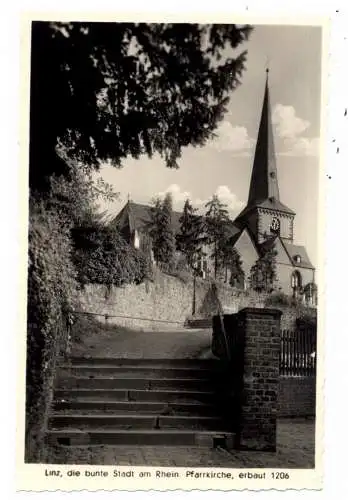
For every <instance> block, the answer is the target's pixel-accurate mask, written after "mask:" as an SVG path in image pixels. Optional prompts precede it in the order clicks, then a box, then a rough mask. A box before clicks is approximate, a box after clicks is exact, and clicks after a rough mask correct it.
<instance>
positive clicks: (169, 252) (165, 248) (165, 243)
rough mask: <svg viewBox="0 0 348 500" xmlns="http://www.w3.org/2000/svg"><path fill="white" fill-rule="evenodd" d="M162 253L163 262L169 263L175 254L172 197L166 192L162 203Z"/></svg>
mask: <svg viewBox="0 0 348 500" xmlns="http://www.w3.org/2000/svg"><path fill="white" fill-rule="evenodd" d="M162 214H163V219H162V220H163V228H162V255H163V260H162V262H164V263H165V264H168V265H171V264H172V262H173V259H174V254H175V233H174V228H173V197H172V195H171V193H167V194H166V195H165V197H164V200H163V204H162Z"/></svg>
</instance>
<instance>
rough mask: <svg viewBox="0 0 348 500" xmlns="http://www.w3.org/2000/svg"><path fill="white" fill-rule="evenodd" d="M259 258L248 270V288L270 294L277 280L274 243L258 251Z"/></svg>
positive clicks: (268, 243)
mask: <svg viewBox="0 0 348 500" xmlns="http://www.w3.org/2000/svg"><path fill="white" fill-rule="evenodd" d="M260 253H261V255H260V257H259V258H258V259H257V261H256V262H255V264H254V265H253V266H252V268H251V270H250V277H249V279H250V286H251V288H253V289H254V290H256V291H258V292H271V291H272V290H273V285H274V283H275V281H276V279H277V267H276V256H277V251H276V249H275V246H274V242H267V245H266V246H265V247H264V248H262V247H261V249H260Z"/></svg>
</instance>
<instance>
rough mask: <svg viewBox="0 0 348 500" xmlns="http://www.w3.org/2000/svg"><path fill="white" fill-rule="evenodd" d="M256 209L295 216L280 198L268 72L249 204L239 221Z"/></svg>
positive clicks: (239, 216) (240, 215)
mask: <svg viewBox="0 0 348 500" xmlns="http://www.w3.org/2000/svg"><path fill="white" fill-rule="evenodd" d="M255 207H260V208H269V209H272V210H278V211H280V212H285V213H287V214H294V212H293V211H292V210H291V209H290V208H288V207H287V206H286V205H284V204H283V203H281V201H280V198H279V186H278V174H277V164H276V155H275V149H274V138H273V130H272V117H271V104H270V97H269V88H268V70H267V79H266V86H265V94H264V98H263V105H262V111H261V120H260V125H259V132H258V136H257V143H256V149H255V155H254V163H253V169H252V173H251V180H250V187H249V196H248V203H247V205H246V207H245V208H244V210H243V211H242V212H241V213H240V214H239V215H238V217H237V219H239V218H241V217H243V216H244V215H245V214H246V213H248V212H249V210H251V209H253V208H255Z"/></svg>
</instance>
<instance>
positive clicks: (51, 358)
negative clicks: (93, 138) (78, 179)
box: [25, 204, 76, 462]
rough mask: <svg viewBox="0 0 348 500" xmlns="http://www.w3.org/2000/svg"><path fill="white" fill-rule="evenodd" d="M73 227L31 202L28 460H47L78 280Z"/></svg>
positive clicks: (27, 390)
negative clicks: (59, 366) (55, 389)
mask: <svg viewBox="0 0 348 500" xmlns="http://www.w3.org/2000/svg"><path fill="white" fill-rule="evenodd" d="M70 256H71V242H70V236H69V228H68V227H66V226H64V224H62V220H61V219H60V218H59V217H58V216H57V215H56V214H54V213H53V212H51V211H49V210H47V209H45V207H44V205H43V204H41V205H36V206H34V207H31V213H30V220H29V263H28V305H27V313H28V314H27V325H28V330H27V366H26V436H25V438H26V457H25V459H26V461H27V462H42V461H44V446H43V439H44V432H45V428H46V423H47V415H48V409H49V405H50V401H51V395H52V385H53V379H54V373H55V365H56V361H57V359H58V357H59V356H60V355H62V354H63V353H64V352H65V350H66V346H67V343H68V333H67V329H66V315H67V313H68V312H69V310H71V309H72V308H73V307H74V300H75V291H76V281H75V271H74V267H73V265H72V263H71V258H70Z"/></svg>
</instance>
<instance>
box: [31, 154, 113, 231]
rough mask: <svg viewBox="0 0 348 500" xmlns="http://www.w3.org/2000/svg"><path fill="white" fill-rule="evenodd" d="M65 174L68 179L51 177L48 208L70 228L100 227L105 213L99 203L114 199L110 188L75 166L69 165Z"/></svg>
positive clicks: (56, 176)
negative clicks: (67, 174)
mask: <svg viewBox="0 0 348 500" xmlns="http://www.w3.org/2000/svg"><path fill="white" fill-rule="evenodd" d="M68 171H69V176H68V177H64V176H63V175H59V176H58V175H55V174H53V175H52V176H51V178H50V191H49V196H48V197H47V206H48V207H49V209H50V210H52V211H54V212H55V213H56V214H57V216H59V217H60V219H61V222H62V223H63V221H64V223H65V224H67V225H69V226H71V227H82V226H86V227H98V226H100V225H101V226H103V225H104V223H105V218H106V214H105V212H104V213H101V212H100V211H99V202H100V200H101V199H103V200H107V201H112V200H113V199H115V198H116V197H117V194H116V193H114V191H113V188H112V186H111V185H109V184H108V183H106V182H105V181H104V180H103V179H101V178H99V179H97V180H95V179H93V177H92V175H91V173H90V172H84V171H83V170H81V169H79V168H78V167H77V166H76V165H72V164H71V165H70V166H69V170H68ZM37 201H38V200H37V199H36V200H35V202H37Z"/></svg>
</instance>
